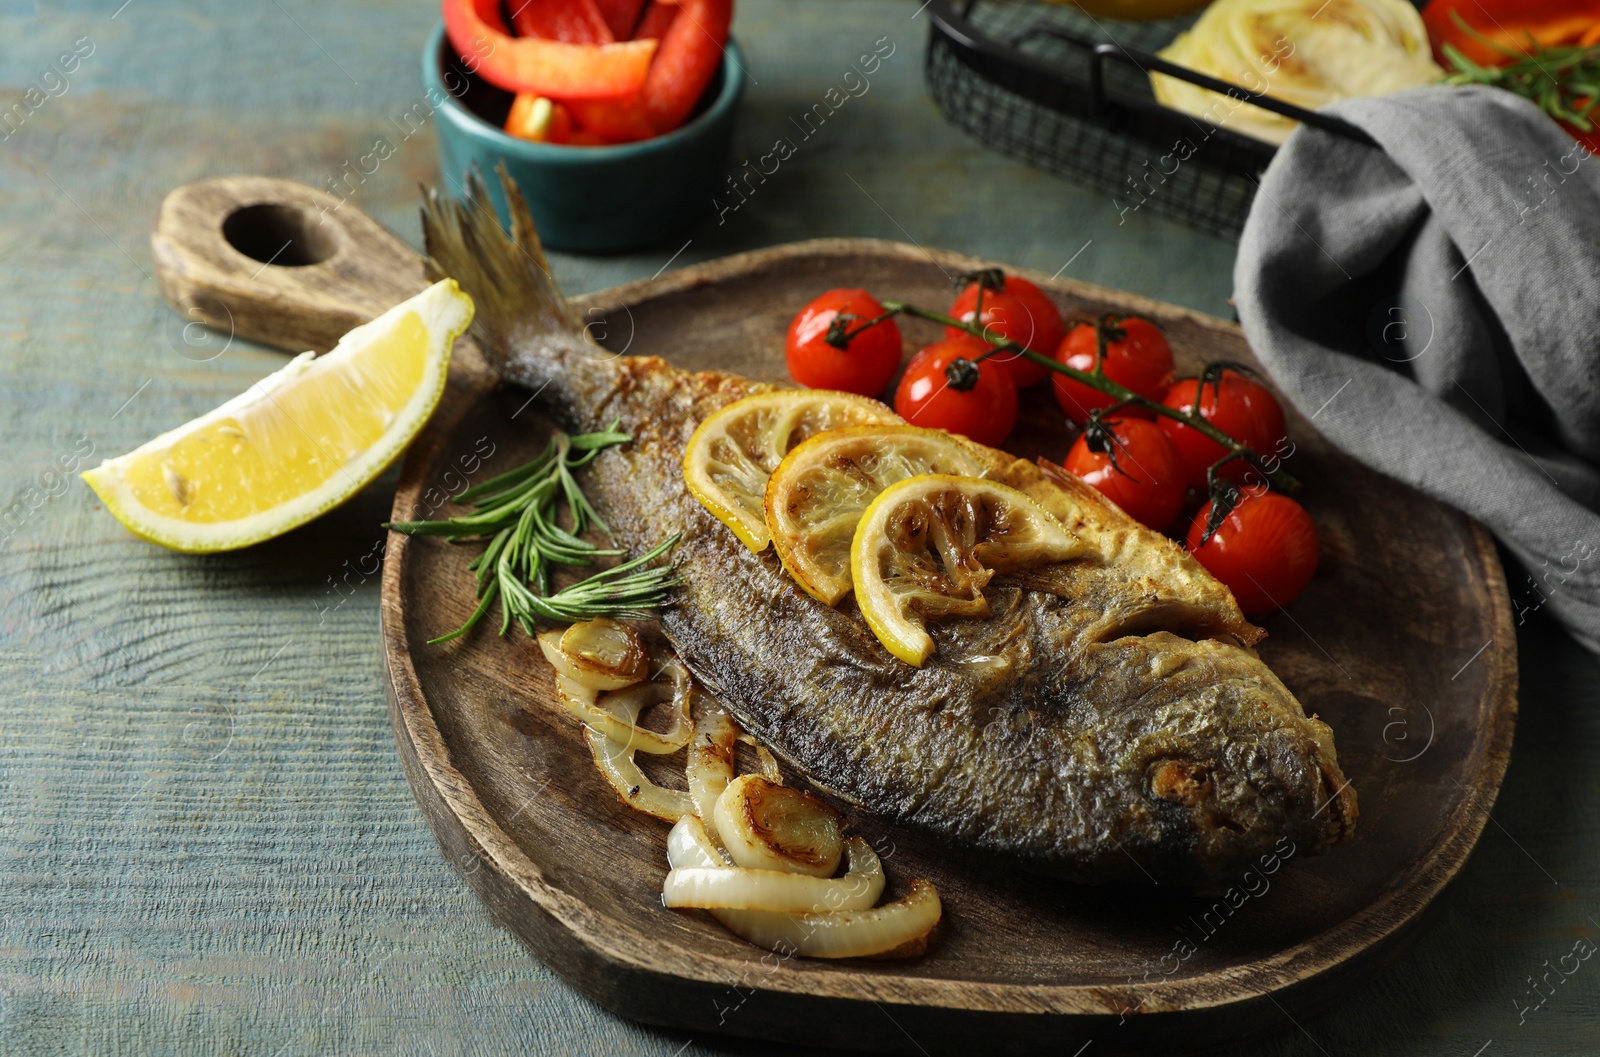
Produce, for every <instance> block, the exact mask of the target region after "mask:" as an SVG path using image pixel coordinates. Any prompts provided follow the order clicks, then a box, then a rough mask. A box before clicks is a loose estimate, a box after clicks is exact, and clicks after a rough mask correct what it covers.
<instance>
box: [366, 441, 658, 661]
mask: <svg viewBox="0 0 1600 1057" xmlns="http://www.w3.org/2000/svg"><path fill="white" fill-rule="evenodd" d="M617 426H618V423H616V422H613V423H612V424H611V426H610V427H609V428H608V429H604V430H601V431H600V432H598V433H585V434H582V435H580V436H576V437H569V436H567V435H566V434H565V433H561V432H559V431H558V432H557V433H556V435H555V436H554V437H553V438H551V440H550V445H549V447H547V448H546V449H545V450H544V454H542V455H540V456H539V457H538V458H537V459H535V460H533V461H532V462H530V463H528V464H527V465H525V466H520V467H518V468H517V469H515V470H511V471H510V472H508V473H503V474H500V475H499V476H498V477H493V478H491V479H489V480H487V481H484V482H483V483H482V484H479V485H475V486H473V487H472V488H469V489H467V490H466V491H465V492H462V493H461V494H460V495H459V496H457V497H456V498H457V500H458V501H459V502H465V503H470V504H471V505H472V506H474V507H476V508H477V509H476V511H475V512H474V513H471V514H464V515H462V516H460V517H452V518H443V519H440V520H438V521H397V522H393V523H392V524H390V525H389V526H388V527H389V528H392V529H394V530H395V531H396V532H403V533H405V534H407V535H410V536H444V537H446V538H447V539H449V540H450V542H452V543H461V542H466V541H470V540H478V539H488V541H489V545H488V546H487V547H486V548H485V549H484V552H483V553H482V554H480V555H478V557H477V558H475V559H474V560H473V562H472V564H471V565H469V566H467V568H468V569H470V570H471V571H472V572H473V573H474V574H475V579H476V583H477V586H476V597H477V598H478V606H477V608H476V609H474V610H473V612H472V615H471V616H470V617H468V618H467V622H466V623H465V624H463V625H461V627H459V628H457V629H456V630H455V631H452V632H450V633H449V634H447V635H441V636H439V637H438V638H436V639H431V640H429V645H433V644H435V643H440V642H449V641H450V640H451V639H455V638H459V637H460V636H462V635H465V634H466V633H467V632H468V631H471V630H472V629H473V627H475V626H476V625H477V623H478V622H479V621H480V620H482V619H483V616H484V614H486V613H487V612H488V611H489V607H490V606H491V605H492V604H493V603H494V601H495V600H496V599H497V598H498V599H499V600H500V610H501V619H500V634H502V635H504V634H506V633H507V632H508V631H509V630H510V629H511V622H512V621H513V620H515V621H516V622H517V623H519V624H521V625H522V628H523V630H524V631H526V632H527V633H528V634H529V635H532V634H534V627H535V623H536V622H537V621H538V620H541V619H544V620H568V621H570V620H587V619H589V618H590V617H599V616H610V617H621V618H624V619H638V620H643V619H646V618H648V617H649V616H651V611H652V610H654V609H657V608H659V607H660V606H661V605H662V604H663V602H664V601H665V596H666V592H667V590H668V589H670V588H672V587H675V586H676V585H677V584H679V583H680V582H681V581H680V580H679V579H678V578H677V577H676V576H675V575H674V574H673V569H672V566H671V565H659V566H658V565H652V564H651V563H652V562H654V561H655V560H656V559H658V558H660V557H662V556H663V555H665V554H666V553H667V552H668V551H669V550H671V549H672V547H673V545H674V544H676V543H677V542H678V539H679V536H678V535H677V534H674V535H672V536H670V537H668V538H667V539H666V540H663V541H662V542H661V543H660V544H658V545H656V546H655V547H654V548H652V549H651V550H650V551H648V552H646V553H645V554H641V555H640V556H639V557H637V558H634V559H633V560H632V561H626V562H623V563H621V564H620V565H615V566H612V567H611V568H609V569H605V570H603V571H601V572H597V573H595V574H594V575H593V576H590V577H588V578H586V579H584V580H580V581H579V582H578V583H575V584H572V585H571V586H569V587H565V588H562V589H561V590H560V591H557V592H555V593H554V594H551V593H550V575H551V571H552V570H553V569H554V567H555V566H557V565H569V566H592V565H594V564H595V563H596V562H597V561H599V560H600V559H602V558H619V557H621V556H622V555H623V554H625V553H626V552H625V551H623V550H621V549H619V548H615V547H600V546H597V545H596V544H594V543H591V542H590V541H588V540H586V539H583V538H582V536H583V533H584V532H585V531H587V530H588V529H589V528H590V527H591V526H593V527H594V528H597V529H599V530H600V531H602V532H604V533H605V534H606V535H607V536H611V534H612V533H611V526H609V525H607V524H606V523H605V520H604V519H603V518H601V517H600V515H599V514H598V513H596V512H595V509H594V507H593V506H591V505H590V503H589V500H588V498H587V497H586V496H585V495H584V494H583V489H582V488H580V487H579V485H578V481H577V478H576V477H574V476H573V471H575V470H579V469H582V468H583V467H584V466H587V465H588V464H589V463H590V462H591V461H593V460H594V457H595V456H596V455H598V454H599V453H600V452H601V451H602V450H603V449H605V448H609V447H611V446H612V445H614V444H622V443H624V442H626V441H629V440H632V439H633V438H632V437H630V436H629V435H628V434H626V433H623V432H621V431H619V430H618V429H617ZM563 507H565V508H566V521H567V523H568V527H566V528H563V527H562V525H561V522H562V517H561V509H562V508H563ZM613 542H615V538H614V537H613Z"/></svg>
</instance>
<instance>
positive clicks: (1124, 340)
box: [1050, 316, 1173, 424]
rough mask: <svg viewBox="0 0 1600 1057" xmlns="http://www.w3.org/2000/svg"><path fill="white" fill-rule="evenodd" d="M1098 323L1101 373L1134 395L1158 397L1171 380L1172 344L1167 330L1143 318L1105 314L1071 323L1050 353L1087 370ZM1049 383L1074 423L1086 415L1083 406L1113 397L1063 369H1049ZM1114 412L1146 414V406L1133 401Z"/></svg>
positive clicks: (1109, 401) (1095, 346) (1091, 363)
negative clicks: (1143, 408)
mask: <svg viewBox="0 0 1600 1057" xmlns="http://www.w3.org/2000/svg"><path fill="white" fill-rule="evenodd" d="M1102 327H1103V328H1105V330H1106V353H1105V362H1104V364H1103V369H1104V371H1105V376H1106V377H1107V378H1109V379H1111V380H1112V381H1113V382H1116V383H1117V384H1118V385H1125V386H1127V387H1128V388H1129V389H1132V390H1133V391H1134V392H1136V393H1138V394H1139V395H1140V396H1145V397H1149V398H1150V399H1151V400H1160V399H1161V397H1162V395H1163V394H1165V393H1166V391H1167V385H1168V384H1169V383H1171V381H1172V371H1173V365H1172V346H1171V345H1169V344H1168V343H1167V336H1166V335H1165V334H1163V333H1161V331H1160V329H1159V328H1157V327H1156V325H1155V324H1154V323H1152V322H1150V321H1149V320H1147V319H1140V318H1139V317H1138V316H1127V317H1125V318H1123V319H1120V320H1118V319H1115V318H1112V317H1107V318H1106V319H1103V320H1100V321H1098V322H1095V323H1078V324H1075V325H1074V326H1073V328H1072V329H1071V330H1069V331H1068V332H1067V336H1066V338H1065V339H1064V340H1063V341H1062V342H1061V344H1060V346H1059V347H1058V348H1057V349H1056V351H1055V358H1056V359H1057V360H1059V361H1060V362H1061V363H1064V364H1066V365H1067V366H1068V367H1076V368H1077V369H1078V370H1080V371H1089V372H1092V371H1093V370H1094V358H1095V353H1096V352H1097V351H1098V348H1099V331H1100V329H1101V328H1102ZM1050 385H1051V387H1052V388H1053V389H1054V390H1055V395H1056V403H1058V404H1060V405H1061V410H1063V411H1065V412H1066V413H1067V416H1068V417H1069V418H1071V419H1072V420H1073V421H1074V422H1077V423H1079V424H1082V423H1085V422H1087V421H1089V412H1091V411H1093V410H1095V409H1097V408H1102V407H1110V406H1111V405H1112V404H1114V403H1116V398H1115V397H1113V396H1109V395H1107V394H1106V393H1102V392H1101V391H1100V390H1098V389H1092V388H1090V387H1089V386H1087V385H1084V384H1083V383H1082V382H1076V381H1073V380H1072V379H1071V378H1068V377H1067V376H1066V375H1064V374H1052V375H1051V376H1050ZM1117 414H1118V415H1121V416H1123V417H1125V418H1150V417H1152V416H1151V415H1150V413H1149V412H1148V411H1141V410H1139V409H1138V408H1136V407H1129V408H1125V409H1122V410H1119V411H1118V412H1117Z"/></svg>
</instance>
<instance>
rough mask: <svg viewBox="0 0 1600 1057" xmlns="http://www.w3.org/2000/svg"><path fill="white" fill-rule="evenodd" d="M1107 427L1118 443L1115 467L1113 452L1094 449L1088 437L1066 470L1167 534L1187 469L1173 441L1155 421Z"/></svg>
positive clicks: (1071, 455) (1076, 448)
mask: <svg viewBox="0 0 1600 1057" xmlns="http://www.w3.org/2000/svg"><path fill="white" fill-rule="evenodd" d="M1106 425H1107V427H1108V428H1109V429H1110V431H1111V434H1112V436H1114V437H1115V438H1116V441H1117V444H1116V452H1115V454H1116V464H1115V465H1113V464H1112V461H1111V459H1112V456H1111V453H1109V452H1097V451H1091V450H1090V449H1089V439H1088V435H1087V434H1085V435H1084V436H1081V437H1079V438H1078V441H1077V443H1076V444H1074V445H1073V446H1072V451H1070V452H1068V453H1067V461H1066V463H1065V466H1066V468H1067V470H1068V471H1069V472H1071V473H1074V474H1077V475H1078V476H1079V477H1081V478H1083V479H1084V481H1086V482H1087V483H1089V484H1091V485H1093V486H1094V487H1095V488H1096V489H1098V490H1099V492H1100V494H1101V495H1103V496H1105V497H1106V498H1107V499H1110V500H1111V501H1112V502H1113V503H1115V504H1117V505H1118V506H1120V507H1121V508H1122V509H1123V510H1125V511H1127V513H1128V515H1129V516H1130V517H1132V518H1135V519H1136V520H1138V521H1141V522H1143V523H1144V524H1145V525H1148V526H1149V527H1150V528H1153V529H1155V530H1156V531H1157V532H1161V531H1163V530H1164V529H1166V528H1167V526H1169V525H1171V524H1172V522H1173V521H1174V519H1176V518H1177V516H1178V512H1179V511H1180V510H1182V509H1183V496H1184V488H1183V467H1182V466H1180V465H1179V463H1178V457H1177V456H1176V455H1175V454H1173V451H1172V443H1171V442H1170V441H1169V440H1167V437H1166V434H1164V433H1162V432H1161V431H1160V430H1159V429H1157V428H1156V425H1155V423H1153V422H1147V421H1145V420H1144V419H1142V418H1129V419H1112V420H1110V421H1108V422H1107V423H1106Z"/></svg>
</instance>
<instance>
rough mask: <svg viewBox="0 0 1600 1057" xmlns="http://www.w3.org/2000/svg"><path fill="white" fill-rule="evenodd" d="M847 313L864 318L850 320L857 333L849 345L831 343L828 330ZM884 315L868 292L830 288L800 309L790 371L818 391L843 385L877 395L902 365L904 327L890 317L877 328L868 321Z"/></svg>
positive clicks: (788, 353) (788, 352) (787, 352)
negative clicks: (835, 345) (838, 347)
mask: <svg viewBox="0 0 1600 1057" xmlns="http://www.w3.org/2000/svg"><path fill="white" fill-rule="evenodd" d="M841 315H851V316H856V317H858V318H856V319H853V320H849V321H847V324H846V325H847V327H848V329H849V330H850V331H856V332H857V333H856V334H855V336H854V337H852V338H851V339H850V341H849V344H848V345H847V346H846V347H845V348H843V349H837V348H834V347H833V346H832V345H830V344H828V328H829V327H831V326H832V325H833V322H834V320H835V319H837V318H838V317H839V316H841ZM881 315H883V306H882V305H881V304H879V303H878V301H877V299H876V298H874V297H873V296H872V295H871V294H869V293H867V292H866V291H865V290H850V289H842V290H829V291H828V292H827V293H825V294H823V295H822V296H820V297H818V298H817V299H816V300H814V301H812V302H811V303H810V304H808V305H806V307H804V308H802V309H801V310H800V314H799V315H797V316H795V317H794V321H793V322H792V323H790V324H789V340H788V342H787V344H786V345H785V348H784V357H785V359H787V360H788V362H789V374H790V376H791V377H793V378H794V380H795V381H797V382H799V383H800V384H801V385H805V386H810V387H811V388H813V389H842V390H844V391H845V392H847V393H860V394H861V395H862V396H877V395H878V394H879V393H881V392H883V390H884V387H886V386H887V385H888V384H889V381H890V380H891V379H892V378H894V372H895V371H897V370H899V369H900V345H901V343H900V328H899V327H897V326H895V325H894V320H892V319H886V320H884V321H883V322H881V323H877V324H874V325H873V326H870V327H868V326H866V324H867V322H868V321H870V320H873V319H876V318H877V317H878V316H881Z"/></svg>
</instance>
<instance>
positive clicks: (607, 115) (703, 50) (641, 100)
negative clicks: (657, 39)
mask: <svg viewBox="0 0 1600 1057" xmlns="http://www.w3.org/2000/svg"><path fill="white" fill-rule="evenodd" d="M658 11H659V12H665V14H664V15H662V16H658V15H657V12H658ZM732 19H733V2H732V0H680V2H679V3H674V4H663V3H660V2H659V0H657V2H654V3H652V4H651V5H650V7H649V9H648V10H647V11H646V12H645V15H644V20H643V23H641V27H640V32H641V33H643V32H646V31H648V30H651V29H654V28H655V26H652V25H650V23H652V21H654V22H655V24H656V25H657V26H661V27H663V32H664V36H663V38H662V41H661V50H660V51H658V52H656V57H655V60H654V61H653V62H651V64H650V73H649V74H648V75H647V76H646V77H645V82H644V89H643V90H642V91H640V92H639V93H638V95H636V96H633V97H630V98H627V99H618V100H612V101H609V102H603V103H601V102H589V103H584V102H575V103H571V104H569V106H570V108H571V110H572V116H573V119H574V120H576V121H577V123H578V124H579V125H581V126H582V127H584V128H586V129H588V130H590V131H591V132H595V133H597V134H598V135H600V136H603V137H605V138H606V139H607V140H610V141H611V142H614V143H630V142H633V141H635V140H641V139H649V138H650V137H652V136H659V135H662V134H663V133H667V132H671V131H672V130H673V129H675V128H677V127H678V126H679V125H681V124H683V122H684V121H685V120H686V119H687V118H688V116H689V114H690V113H691V112H692V111H693V110H694V105H695V103H697V102H699V100H700V96H701V95H702V94H704V92H705V90H706V85H708V84H709V83H710V82H711V78H712V77H714V76H715V75H716V72H717V67H718V65H719V64H720V63H721V61H722V48H723V46H724V45H725V44H727V42H728V27H729V24H730V23H731V22H732Z"/></svg>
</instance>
